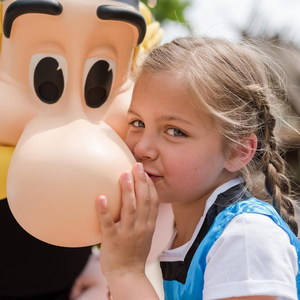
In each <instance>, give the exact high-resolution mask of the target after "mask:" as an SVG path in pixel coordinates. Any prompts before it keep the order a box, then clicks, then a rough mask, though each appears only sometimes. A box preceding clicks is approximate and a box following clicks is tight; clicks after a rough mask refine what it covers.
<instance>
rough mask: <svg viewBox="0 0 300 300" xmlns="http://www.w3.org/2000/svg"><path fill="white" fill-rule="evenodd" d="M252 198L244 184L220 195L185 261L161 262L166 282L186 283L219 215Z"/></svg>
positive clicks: (209, 211)
mask: <svg viewBox="0 0 300 300" xmlns="http://www.w3.org/2000/svg"><path fill="white" fill-rule="evenodd" d="M250 197H251V194H250V192H249V191H248V190H247V189H245V186H244V184H242V183H241V184H238V185H235V186H233V187H232V188H230V189H228V190H227V191H225V192H224V193H222V194H219V195H218V197H217V199H216V201H215V203H214V204H213V205H212V206H211V207H210V209H209V210H208V212H207V214H206V217H205V219H204V222H203V225H202V227H201V229H200V231H199V233H198V235H197V237H196V239H195V241H194V243H193V245H192V246H191V248H190V249H189V251H188V252H187V254H186V256H185V258H184V261H172V262H165V261H161V262H160V266H161V270H162V274H163V279H164V280H169V281H171V280H176V281H178V282H181V283H183V284H184V283H185V281H186V277H187V272H188V270H189V267H190V264H191V261H192V259H193V257H194V254H195V252H196V250H197V248H198V247H199V245H200V243H201V241H202V240H203V239H204V237H205V236H206V234H207V232H208V231H209V228H210V227H211V225H212V224H213V222H214V220H215V218H216V217H217V215H218V214H219V213H220V212H221V211H223V210H224V209H225V208H226V207H228V206H230V205H232V204H234V203H236V202H237V201H243V200H246V199H249V198H250Z"/></svg>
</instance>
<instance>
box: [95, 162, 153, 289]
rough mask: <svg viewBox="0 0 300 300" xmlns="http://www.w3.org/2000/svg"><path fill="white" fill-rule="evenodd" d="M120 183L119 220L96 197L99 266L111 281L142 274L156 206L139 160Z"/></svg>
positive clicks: (102, 199)
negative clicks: (99, 244)
mask: <svg viewBox="0 0 300 300" xmlns="http://www.w3.org/2000/svg"><path fill="white" fill-rule="evenodd" d="M120 186H121V196H122V209H121V218H120V221H119V222H118V223H115V222H114V221H113V219H112V217H111V215H110V212H109V208H108V204H107V199H106V197H105V196H100V197H99V198H98V199H97V212H98V216H99V221H100V223H101V230H102V244H101V255H100V262H101V268H102V272H103V273H104V275H105V276H106V278H107V280H108V282H110V281H111V282H112V284H113V283H114V282H116V281H118V280H120V278H124V277H127V278H129V277H130V278H131V280H135V278H139V277H140V276H144V273H145V264H146V259H147V256H148V254H149V251H150V247H151V242H152V236H153V233H154V229H155V222H156V217H157V213H158V206H159V201H158V196H157V193H156V189H155V187H154V184H153V182H152V180H151V179H150V178H149V176H148V175H147V174H146V173H145V172H144V169H143V165H142V164H141V163H137V164H135V165H134V167H133V169H132V173H124V174H122V175H121V177H120ZM119 282H120V281H119ZM119 287H120V286H119Z"/></svg>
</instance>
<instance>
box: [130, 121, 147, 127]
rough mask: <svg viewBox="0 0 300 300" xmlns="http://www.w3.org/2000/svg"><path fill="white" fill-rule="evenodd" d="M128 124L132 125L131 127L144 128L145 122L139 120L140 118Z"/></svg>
mask: <svg viewBox="0 0 300 300" xmlns="http://www.w3.org/2000/svg"><path fill="white" fill-rule="evenodd" d="M129 124H130V125H132V126H133V127H137V128H140V127H141V128H145V124H144V122H142V121H140V120H134V121H132V122H130V123H129Z"/></svg>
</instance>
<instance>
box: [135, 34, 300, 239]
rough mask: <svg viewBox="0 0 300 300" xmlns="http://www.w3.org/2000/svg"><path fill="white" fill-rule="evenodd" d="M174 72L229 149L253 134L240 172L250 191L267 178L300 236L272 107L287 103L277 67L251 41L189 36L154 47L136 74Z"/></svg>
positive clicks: (268, 188)
mask: <svg viewBox="0 0 300 300" xmlns="http://www.w3.org/2000/svg"><path fill="white" fill-rule="evenodd" d="M157 72H172V76H177V77H178V78H179V79H180V80H181V82H182V85H181V88H182V89H183V91H185V92H186V93H188V95H190V99H191V101H192V103H193V105H195V107H197V108H199V109H201V110H202V111H204V112H205V113H207V114H208V115H209V116H210V117H211V119H212V120H213V121H214V123H213V124H214V125H215V126H216V130H217V131H218V133H219V135H220V136H221V137H222V141H223V146H224V149H234V147H235V146H236V143H238V142H239V141H242V139H243V138H245V137H248V136H249V135H250V134H251V133H254V134H255V135H256V136H257V139H258V146H257V150H256V152H255V155H254V157H253V159H252V160H251V162H250V163H249V164H248V165H247V166H245V167H244V168H243V169H242V170H240V174H241V175H242V176H243V177H244V178H245V180H246V183H247V187H248V188H249V189H252V190H253V188H254V187H255V185H254V180H252V179H253V178H252V177H254V176H255V177H257V176H258V175H259V174H264V175H265V191H266V192H267V193H268V194H269V198H271V199H272V201H273V203H272V204H273V206H274V207H275V209H276V210H277V211H278V212H279V214H280V215H281V216H282V218H283V219H284V220H285V221H286V223H287V224H288V225H289V226H290V228H291V229H292V231H293V232H294V233H295V234H296V235H297V232H298V225H297V222H296V220H295V204H294V201H293V199H292V197H291V195H290V194H291V188H290V181H289V179H288V178H287V177H286V175H285V161H284V160H283V158H282V157H281V156H280V154H279V152H278V151H279V146H278V141H277V138H276V137H275V133H274V129H275V124H276V119H275V115H274V112H273V111H272V109H273V107H272V106H273V103H278V100H280V99H282V100H285V98H286V89H285V85H284V82H283V80H282V78H283V77H282V76H280V73H279V72H278V69H277V66H276V64H275V63H274V62H273V61H272V60H271V59H270V57H269V56H268V55H267V54H265V53H263V52H262V51H261V50H259V48H258V47H256V46H255V45H254V44H253V43H250V42H249V41H248V42H247V43H246V42H243V43H232V42H229V41H227V40H223V39H216V38H209V37H184V38H178V39H175V40H173V41H172V42H170V43H167V44H164V45H162V46H160V47H157V48H155V49H153V50H152V51H151V52H150V54H149V55H147V56H146V58H145V60H144V62H143V64H142V66H141V67H140V69H139V70H138V73H137V76H140V75H141V74H149V75H155V74H156V73H157Z"/></svg>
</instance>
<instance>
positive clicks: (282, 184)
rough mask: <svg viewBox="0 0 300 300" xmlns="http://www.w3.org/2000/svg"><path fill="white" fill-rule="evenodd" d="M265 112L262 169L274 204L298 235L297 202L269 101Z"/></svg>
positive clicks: (262, 129)
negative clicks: (295, 201) (286, 170)
mask: <svg viewBox="0 0 300 300" xmlns="http://www.w3.org/2000/svg"><path fill="white" fill-rule="evenodd" d="M263 114H264V116H263V119H262V120H267V121H266V122H265V125H264V126H262V128H261V131H262V136H261V138H262V141H261V144H262V145H264V146H261V147H262V148H264V149H261V150H263V153H264V154H263V156H262V159H261V162H262V171H263V173H264V174H265V187H266V190H267V192H268V194H269V195H270V196H271V198H272V202H273V206H274V207H275V209H276V210H277V211H278V213H279V214H280V215H281V217H282V218H283V219H284V220H285V222H286V223H287V224H288V225H289V226H290V228H291V229H292V231H293V232H294V233H295V235H297V234H298V224H297V222H296V219H295V204H294V202H293V200H292V199H291V197H290V194H291V184H290V181H289V179H288V178H287V177H286V175H285V169H286V165H285V161H284V160H283V158H282V157H281V156H280V154H279V151H278V143H277V141H276V138H275V136H274V129H275V125H276V119H275V117H274V116H273V115H272V113H271V112H270V109H269V105H268V103H265V109H264V110H263ZM259 150H260V149H259Z"/></svg>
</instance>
